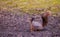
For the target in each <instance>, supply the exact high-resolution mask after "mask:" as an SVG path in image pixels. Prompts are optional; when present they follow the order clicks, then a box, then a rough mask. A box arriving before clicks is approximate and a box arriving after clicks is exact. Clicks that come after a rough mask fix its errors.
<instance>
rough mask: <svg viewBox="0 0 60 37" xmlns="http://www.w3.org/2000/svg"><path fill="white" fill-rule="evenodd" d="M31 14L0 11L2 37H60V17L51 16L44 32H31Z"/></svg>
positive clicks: (0, 35) (0, 36)
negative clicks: (29, 19)
mask: <svg viewBox="0 0 60 37" xmlns="http://www.w3.org/2000/svg"><path fill="white" fill-rule="evenodd" d="M29 17H30V15H29V14H23V15H20V14H19V13H11V12H4V11H0V37H60V17H58V16H50V17H49V18H48V19H49V20H48V25H47V26H46V27H45V30H43V31H33V32H30V26H29V25H30V24H29V22H27V18H29Z"/></svg>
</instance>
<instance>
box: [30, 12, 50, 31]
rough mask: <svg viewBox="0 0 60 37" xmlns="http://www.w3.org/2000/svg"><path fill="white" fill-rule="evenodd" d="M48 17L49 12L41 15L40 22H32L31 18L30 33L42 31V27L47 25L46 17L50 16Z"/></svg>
mask: <svg viewBox="0 0 60 37" xmlns="http://www.w3.org/2000/svg"><path fill="white" fill-rule="evenodd" d="M50 15H51V12H50V11H46V12H45V13H43V14H42V15H41V20H42V21H41V22H39V20H38V21H34V20H35V18H31V31H34V30H42V29H44V27H45V26H46V25H47V23H48V16H50ZM35 27H36V28H35Z"/></svg>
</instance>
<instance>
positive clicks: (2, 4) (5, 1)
mask: <svg viewBox="0 0 60 37" xmlns="http://www.w3.org/2000/svg"><path fill="white" fill-rule="evenodd" d="M0 10H8V11H12V12H16V13H17V12H19V11H22V12H23V13H29V14H33V13H41V12H43V10H50V11H52V13H53V14H56V13H58V12H60V0H0ZM19 13H20V12H19Z"/></svg>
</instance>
